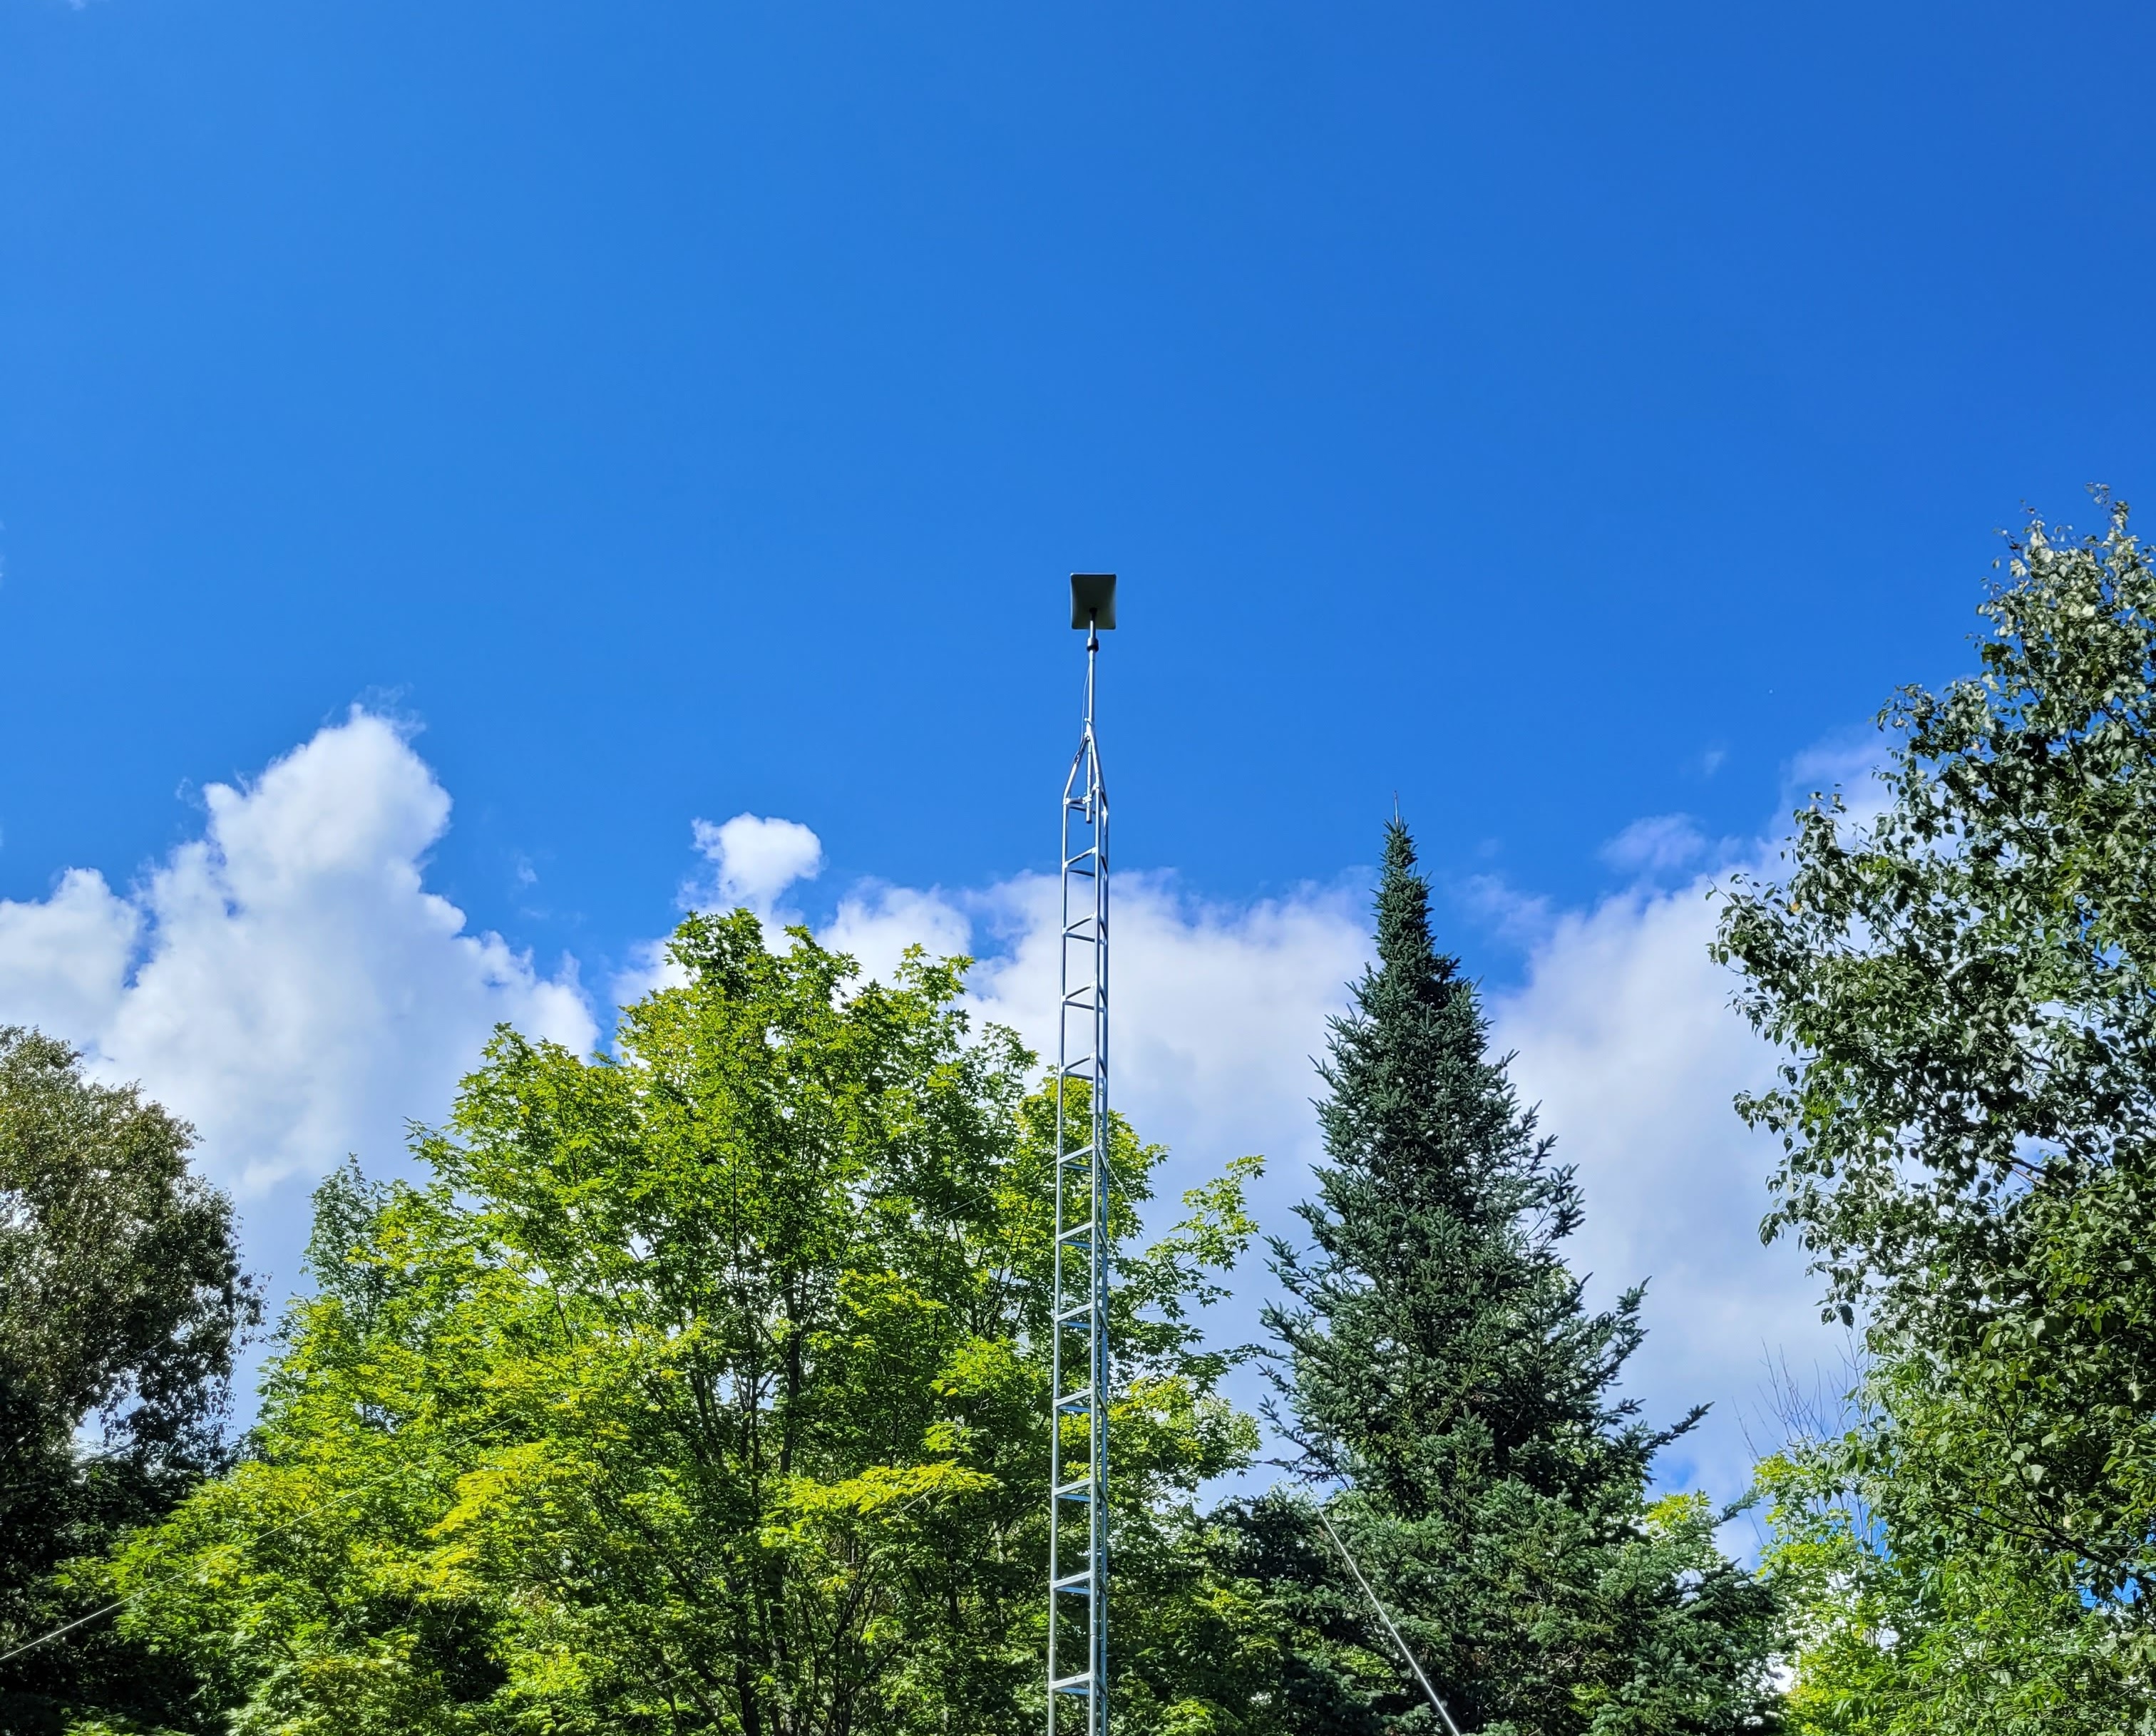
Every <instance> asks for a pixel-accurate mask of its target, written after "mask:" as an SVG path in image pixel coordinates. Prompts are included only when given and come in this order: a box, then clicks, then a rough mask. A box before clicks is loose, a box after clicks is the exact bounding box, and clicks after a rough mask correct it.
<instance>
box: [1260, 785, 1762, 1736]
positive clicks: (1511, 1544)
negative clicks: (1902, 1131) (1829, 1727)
mask: <svg viewBox="0 0 2156 1736" xmlns="http://www.w3.org/2000/svg"><path fill="white" fill-rule="evenodd" d="M1428 896H1429V895H1428V890H1427V887H1426V886H1425V885H1424V881H1422V879H1421V878H1420V876H1418V875H1417V874H1416V873H1415V872H1414V850H1413V846H1412V845H1411V843H1410V842H1409V837H1408V835H1407V832H1406V830H1405V829H1404V828H1403V827H1401V826H1400V825H1399V823H1398V822H1397V821H1396V822H1395V823H1394V825H1393V828H1392V829H1391V831H1390V833H1389V836H1388V838H1387V840H1386V858H1385V872H1384V878H1383V883H1382V885H1381V886H1380V889H1379V891H1378V965H1377V967H1376V968H1375V969H1373V971H1372V972H1370V973H1368V975H1366V976H1365V977H1364V978H1363V981H1362V983H1361V984H1359V985H1358V988H1357V989H1356V994H1355V1008H1354V1010H1353V1013H1352V1014H1349V1015H1348V1016H1347V1017H1346V1018H1344V1019H1342V1020H1337V1021H1336V1022H1335V1024H1334V1026H1333V1030H1332V1050H1331V1057H1330V1061H1329V1062H1328V1064H1327V1066H1326V1068H1325V1069H1324V1077H1325V1080H1326V1083H1327V1086H1328V1087H1329V1092H1330V1095H1329V1097H1328V1098H1327V1102H1325V1103H1324V1104H1323V1106H1322V1120H1323V1126H1324V1132H1325V1137H1326V1148H1327V1153H1328V1156H1329V1158H1330V1162H1329V1163H1327V1165H1326V1166H1324V1167H1323V1168H1321V1170H1320V1172H1319V1197H1318V1199H1317V1201H1316V1202H1315V1203H1313V1204H1308V1205H1306V1206H1305V1207H1304V1208H1303V1209H1302V1215H1303V1217H1304V1220H1305V1221H1306V1224H1307V1225H1308V1226H1309V1231H1310V1236H1311V1240H1312V1242H1313V1243H1314V1244H1315V1253H1314V1255H1312V1256H1304V1255H1302V1254H1301V1253H1300V1252H1298V1251H1296V1249H1294V1248H1292V1247H1291V1246H1288V1245H1287V1244H1286V1243H1285V1242H1279V1241H1276V1243H1275V1244H1274V1257H1275V1269H1276V1271H1277V1272H1278V1273H1279V1275H1280V1277H1281V1282H1282V1284H1283V1285H1284V1287H1286V1291H1287V1292H1288V1295H1289V1297H1290V1298H1291V1301H1290V1302H1289V1303H1288V1305H1286V1307H1281V1308H1278V1309H1276V1310H1274V1311H1272V1312H1271V1313H1270V1316H1269V1324H1270V1327H1271V1328H1272V1330H1273V1332H1274V1333H1275V1334H1276V1337H1277V1338H1278V1340H1279V1343H1280V1345H1281V1353H1282V1358H1283V1364H1282V1372H1281V1374H1280V1376H1279V1385H1280V1390H1281V1396H1282V1398H1283V1399H1284V1400H1285V1408H1284V1410H1282V1412H1281V1415H1280V1418H1279V1420H1281V1424H1282V1426H1283V1428H1284V1430H1285V1431H1286V1433H1287V1435H1288V1436H1290V1438H1291V1440H1292V1441H1294V1442H1295V1443H1296V1446H1297V1447H1298V1448H1299V1449H1300V1453H1301V1462H1300V1466H1299V1467H1298V1468H1299V1469H1301V1471H1303V1472H1304V1473H1305V1474H1306V1476H1308V1477H1312V1478H1313V1479H1318V1480H1322V1481H1326V1482H1346V1483H1347V1486H1348V1487H1347V1492H1345V1493H1343V1494H1342V1495H1340V1496H1339V1497H1337V1500H1336V1501H1335V1502H1334V1503H1333V1506H1332V1513H1333V1514H1334V1517H1335V1523H1336V1524H1337V1526H1338V1528H1340V1530H1341V1531H1342V1533H1343V1535H1344V1536H1345V1537H1346V1538H1347V1543H1348V1544H1349V1546H1350V1547H1351V1548H1352V1549H1354V1550H1355V1551H1356V1553H1357V1554H1358V1558H1359V1559H1362V1560H1363V1563H1364V1565H1365V1567H1366V1569H1367V1570H1368V1573H1369V1575H1370V1578H1371V1579H1372V1580H1373V1583H1374V1584H1375V1585H1376V1587H1377V1589H1378V1592H1379V1594H1380V1595H1381V1596H1383V1597H1384V1598H1385V1600H1386V1601H1387V1603H1388V1605H1389V1607H1390V1608H1391V1609H1392V1610H1393V1611H1394V1614H1395V1615H1396V1616H1397V1618H1398V1620H1399V1625H1400V1626H1401V1628H1402V1630H1403V1631H1404V1634H1405V1635H1406V1636H1407V1638H1408V1640H1409V1643H1410V1644H1411V1645H1412V1646H1414V1648H1415V1650H1416V1651H1417V1654H1418V1656H1419V1657H1420V1659H1421V1661H1422V1662H1423V1664H1424V1668H1425V1669H1426V1670H1427V1671H1428V1672H1429V1674H1430V1677H1431V1678H1432V1680H1433V1682H1435V1684H1436V1686H1437V1687H1438V1688H1439V1691H1440V1693H1442V1694H1443V1695H1444V1696H1445V1699H1446V1702H1447V1703H1448V1705H1449V1706H1450V1708H1451V1709H1452V1711H1453V1713H1454V1716H1455V1718H1457V1719H1458V1720H1459V1721H1460V1723H1461V1724H1462V1725H1463V1726H1464V1727H1465V1728H1469V1729H1472V1730H1476V1731H1481V1732H1485V1733H1487V1736H1507V1733H1527V1732H1535V1733H1557V1732H1573V1731H1588V1730H1593V1731H1596V1732H1604V1733H1614V1732H1619V1731H1635V1730H1636V1731H1648V1730H1655V1731H1719V1730H1731V1729H1737V1728H1747V1727H1756V1726H1757V1724H1758V1722H1759V1721H1760V1720H1761V1719H1763V1718H1765V1717H1766V1716H1767V1715H1768V1710H1769V1708H1770V1706H1771V1703H1772V1698H1773V1696H1772V1694H1771V1692H1770V1690H1769V1687H1768V1682H1767V1667H1766V1655H1767V1652H1768V1646H1769V1644H1770V1642H1771V1640H1772V1637H1773V1622H1774V1610H1773V1605H1772V1600H1771V1599H1770V1598H1769V1597H1768V1595H1767V1594H1766V1593H1765V1591H1764V1590H1763V1589H1762V1588H1761V1587H1760V1586H1759V1585H1758V1584H1757V1583H1756V1582H1754V1581H1753V1579H1750V1577H1749V1576H1748V1575H1746V1574H1743V1572H1741V1571H1740V1570H1739V1569H1738V1568H1736V1567H1735V1566H1734V1565H1733V1564H1731V1563H1730V1562H1729V1561H1727V1559H1724V1558H1723V1557H1722V1554H1720V1552H1719V1551H1718V1550H1717V1549H1716V1547H1715V1545H1714V1542H1713V1530H1714V1526H1715V1523H1716V1522H1717V1518H1718V1517H1719V1516H1718V1515H1717V1514H1715V1513H1712V1512H1711V1511H1710V1510H1709V1509H1707V1507H1706V1506H1705V1505H1704V1504H1703V1503H1702V1502H1699V1501H1697V1500H1691V1499H1680V1500H1676V1501H1673V1502H1661V1503H1659V1504H1655V1505H1650V1504H1649V1502H1648V1501H1647V1497H1646V1488H1647V1482H1648V1475H1649V1469H1650V1462H1651V1461H1652V1458H1653V1456H1654V1454H1655V1451H1657V1449H1659V1448H1660V1447H1661V1446H1663V1445H1665V1444H1666V1443H1667V1442H1668V1441H1671V1440H1672V1439H1673V1438H1675V1437H1676V1436H1677V1435H1679V1434H1681V1433H1682V1432H1683V1431H1684V1430H1686V1428H1688V1427H1690V1426H1691V1424H1692V1423H1693V1422H1694V1421H1696V1420H1697V1417H1698V1415H1699V1414H1700V1413H1698V1412H1694V1413H1693V1415H1691V1417H1688V1418H1686V1419H1685V1420H1682V1421H1681V1422H1680V1423H1679V1424H1678V1425H1676V1427H1675V1428H1672V1429H1668V1430H1651V1429H1649V1428H1648V1427H1646V1426H1645V1425H1643V1424H1641V1423H1640V1421H1638V1420H1637V1419H1636V1417H1635V1415H1634V1407H1633V1406H1632V1405H1631V1404H1630V1402H1628V1401H1623V1400H1617V1399H1615V1398H1614V1397H1613V1396H1612V1393H1613V1388H1614V1384H1615V1382H1616V1380H1617V1379H1618V1377H1619V1374H1620V1372H1621V1370H1622V1369H1623V1366H1624V1364H1625V1358H1627V1357H1628V1356H1629V1355H1630V1353H1631V1352H1632V1351H1633V1349H1634V1348H1635V1347H1636V1346H1637V1345H1638V1343H1639V1342H1640V1337H1641V1328H1640V1323H1639V1309H1640V1297H1641V1292H1640V1291H1639V1290H1637V1289H1635V1290H1633V1291H1631V1292H1628V1293H1627V1294H1626V1295H1625V1296H1624V1297H1622V1298H1621V1299H1620V1302H1618V1304H1617V1306H1616V1307H1614V1308H1613V1309H1611V1310H1609V1311H1607V1312H1600V1313H1595V1312H1589V1310H1588V1309H1587V1307H1585V1305H1584V1302H1583V1300H1582V1296H1581V1290H1580V1284H1579V1281H1578V1279H1577V1278H1575V1277H1574V1276H1573V1274H1572V1272H1571V1271H1569V1269H1568V1267H1567V1266H1566V1264H1565V1261H1564V1259H1563V1248H1562V1245H1563V1241H1564V1240H1565V1238H1567V1237H1568V1235H1571V1234H1572V1232H1573V1230H1575V1229H1576V1228H1577V1227H1578V1223H1579V1220H1580V1200H1579V1192H1578V1187H1577V1184H1575V1182H1574V1180H1573V1175H1572V1173H1571V1172H1570V1171H1569V1170H1568V1169H1565V1168H1559V1167H1557V1166H1555V1165H1554V1164H1553V1163H1552V1162H1551V1161H1550V1141H1549V1140H1548V1139H1547V1138H1543V1137H1541V1136H1539V1135H1538V1134H1537V1131H1536V1128H1535V1123H1534V1117H1533V1115H1532V1112H1529V1111H1526V1110H1523V1109H1522V1107H1520V1105H1519V1103H1518V1102H1517V1098H1516V1097H1515V1096H1514V1093H1513V1091H1512V1086H1510V1084H1509V1083H1508V1082H1507V1079H1506V1076H1505V1064H1504V1062H1503V1061H1491V1060H1489V1059H1488V1058H1487V1056H1486V1050H1487V1035H1488V1033H1487V1028H1486V1024H1485V1021H1484V1020H1483V1017H1482V1014H1481V1009H1480V1007H1479V1005H1478V1004H1477V1001H1476V994H1475V992H1474V989H1473V988H1472V986H1471V984H1468V983H1467V982H1466V980H1464V979H1463V978H1460V975H1459V973H1458V966H1457V963H1456V962H1455V961H1454V960H1452V959H1450V958H1443V957H1441V956H1440V955H1439V954H1438V953H1437V952H1436V950H1435V947H1434V945H1433V944H1432V942H1431V938H1430V926H1429V912H1428ZM1241 1523H1242V1529H1243V1531H1244V1533H1245V1552H1246V1559H1245V1562H1244V1564H1242V1566H1241V1569H1240V1571H1241V1573H1242V1574H1243V1576H1244V1578H1245V1579H1246V1580H1247V1581H1249V1582H1251V1583H1255V1584H1265V1583H1266V1582H1267V1580H1268V1579H1270V1580H1271V1581H1272V1582H1273V1583H1275V1584H1277V1585H1279V1586H1281V1587H1282V1588H1284V1589H1283V1590H1281V1591H1280V1592H1278V1593H1276V1595H1275V1596H1274V1599H1273V1602H1274V1606H1275V1608H1276V1611H1277V1613H1278V1615H1279V1617H1280V1619H1281V1620H1282V1621H1283V1622H1284V1623H1285V1624H1286V1634H1287V1638H1286V1641H1285V1644H1284V1647H1283V1650H1284V1651H1285V1652H1286V1655H1287V1656H1288V1657H1289V1658H1290V1659H1291V1662H1289V1663H1288V1664H1287V1665H1286V1667H1284V1668H1283V1671H1282V1672H1281V1678H1280V1680H1279V1681H1278V1682H1277V1684H1276V1686H1275V1687H1274V1689H1273V1690H1272V1692H1273V1697H1274V1702H1275V1703H1276V1704H1278V1705H1281V1706H1282V1707H1291V1708H1295V1709H1294V1710H1293V1711H1292V1712H1291V1713H1283V1714H1282V1716H1283V1720H1284V1724H1285V1727H1286V1728H1310V1729H1314V1728H1326V1729H1338V1730H1343V1731H1353V1730H1373V1731H1374V1730H1377V1729H1379V1728H1383V1729H1395V1728H1397V1729H1400V1730H1409V1729H1421V1728H1435V1721H1434V1719H1433V1717H1432V1714H1431V1713H1430V1710H1429V1708H1428V1707H1427V1706H1426V1705H1425V1704H1424V1703H1422V1701H1421V1697H1420V1695H1419V1692H1417V1690H1416V1689H1415V1687H1414V1685H1413V1683H1412V1682H1411V1681H1409V1679H1408V1678H1407V1677H1405V1676H1404V1672H1403V1671H1402V1669H1401V1667H1400V1666H1399V1663H1398V1662H1397V1661H1396V1660H1394V1658H1392V1657H1391V1656H1388V1655H1387V1653H1386V1652H1385V1651H1383V1649H1382V1648H1383V1646H1384V1643H1385V1642H1384V1641H1383V1637H1382V1636H1381V1635H1378V1636H1373V1629H1372V1627H1371V1626H1370V1624H1369V1621H1368V1617H1367V1615H1366V1614H1365V1613H1364V1612H1363V1610H1362V1609H1361V1608H1360V1607H1359V1605H1358V1600H1357V1595H1356V1593H1355V1592H1354V1591H1353V1589H1352V1586H1351V1585H1350V1584H1348V1583H1347V1582H1346V1581H1345V1580H1344V1579H1343V1578H1342V1574H1341V1572H1340V1569H1339V1568H1338V1566H1337V1564H1336V1563H1334V1562H1333V1561H1332V1559H1331V1558H1330V1556H1329V1554H1327V1551H1326V1549H1325V1545H1324V1544H1323V1543H1322V1540H1320V1539H1318V1538H1313V1537H1312V1534H1311V1526H1310V1523H1309V1520H1308V1518H1307V1516H1306V1510H1304V1509H1301V1508H1299V1507H1297V1505H1296V1503H1294V1502H1289V1501H1286V1500H1282V1499H1280V1498H1277V1497H1276V1498H1275V1499H1274V1500H1272V1501H1270V1502H1260V1503H1257V1504H1255V1506H1253V1507H1249V1508H1246V1509H1245V1511H1244V1513H1243V1515H1242V1521H1241Z"/></svg>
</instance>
